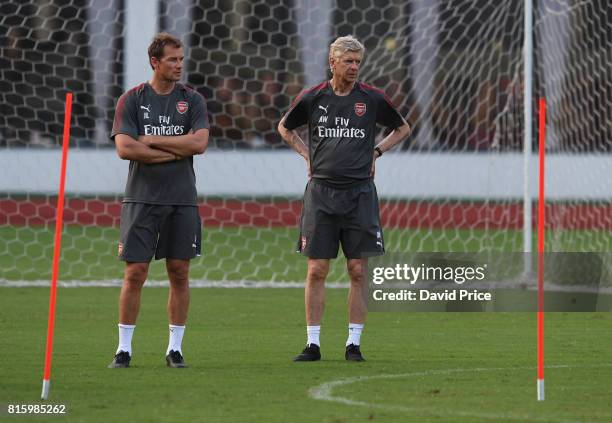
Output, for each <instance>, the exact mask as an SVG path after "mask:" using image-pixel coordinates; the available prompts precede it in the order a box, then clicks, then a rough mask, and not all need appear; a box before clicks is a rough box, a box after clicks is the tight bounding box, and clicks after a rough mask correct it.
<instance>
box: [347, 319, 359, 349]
mask: <svg viewBox="0 0 612 423" xmlns="http://www.w3.org/2000/svg"><path fill="white" fill-rule="evenodd" d="M362 330H363V323H349V333H348V339H347V340H346V345H347V346H349V345H351V344H353V345H359V342H360V340H361V331H362Z"/></svg>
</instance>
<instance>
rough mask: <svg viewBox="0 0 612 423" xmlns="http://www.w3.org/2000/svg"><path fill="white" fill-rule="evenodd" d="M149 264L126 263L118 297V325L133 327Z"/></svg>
mask: <svg viewBox="0 0 612 423" xmlns="http://www.w3.org/2000/svg"><path fill="white" fill-rule="evenodd" d="M148 272H149V263H126V264H125V272H124V277H123V286H122V287H121V294H120V295H119V323H122V324H124V325H135V324H136V319H137V318H138V311H139V310H140V292H141V290H142V286H143V285H144V283H145V280H146V279H147V274H148Z"/></svg>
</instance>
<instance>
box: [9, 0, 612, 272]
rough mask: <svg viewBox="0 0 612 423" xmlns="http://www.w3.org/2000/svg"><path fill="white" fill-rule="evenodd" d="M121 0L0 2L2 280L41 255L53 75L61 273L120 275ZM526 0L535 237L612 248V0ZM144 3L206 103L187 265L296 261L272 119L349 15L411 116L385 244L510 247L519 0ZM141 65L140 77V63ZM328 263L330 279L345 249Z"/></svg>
mask: <svg viewBox="0 0 612 423" xmlns="http://www.w3.org/2000/svg"><path fill="white" fill-rule="evenodd" d="M128 3H129V0H125V1H120V0H96V1H93V0H64V1H59V0H57V1H43V0H40V1H26V0H20V1H11V2H2V3H1V4H0V52H1V54H0V146H2V147H3V150H2V153H0V160H2V166H1V169H0V175H2V178H1V181H0V184H2V186H1V187H0V231H1V233H2V237H1V239H2V241H0V260H1V261H2V262H1V263H0V264H1V269H0V279H11V280H12V279H39V278H40V279H45V278H46V277H47V275H48V273H49V270H48V263H49V260H50V257H51V248H52V247H51V239H52V237H51V233H52V229H53V223H54V221H53V219H54V217H53V216H54V206H55V202H54V201H55V197H54V196H53V195H54V190H55V189H56V188H55V187H56V186H57V182H56V180H57V179H56V176H55V172H56V167H59V165H58V164H57V162H56V160H57V157H58V155H57V154H56V153H57V146H58V145H59V144H60V141H61V133H62V127H61V125H62V121H63V99H64V94H65V93H66V92H67V91H71V92H73V93H74V96H75V103H74V108H73V121H72V122H73V127H72V137H71V146H72V147H73V150H72V153H71V154H72V155H71V160H72V162H71V163H72V166H73V168H70V167H69V175H68V178H69V179H68V182H67V190H68V194H69V196H70V200H69V201H68V203H67V212H66V213H67V214H66V217H67V228H66V235H65V239H66V243H65V246H64V255H63V258H64V261H63V265H62V272H63V278H65V279H85V280H87V279H116V278H119V277H120V271H118V269H119V266H118V264H117V263H116V258H115V256H116V243H117V224H118V215H119V209H120V199H121V194H122V190H123V184H124V181H125V180H124V177H123V173H122V172H124V171H125V167H120V166H122V165H125V163H120V161H119V159H117V158H116V157H115V156H114V153H113V150H112V149H113V145H112V143H111V142H110V141H109V140H108V133H109V132H110V128H111V125H112V118H113V115H114V106H115V102H116V99H117V98H118V97H119V95H121V93H122V92H123V91H124V90H126V89H127V88H129V87H127V86H125V85H126V82H125V81H126V80H127V77H126V66H127V65H126V63H127V61H128V59H129V58H130V56H131V55H133V53H134V52H133V51H129V50H128V49H127V47H126V46H127V45H128V27H129V26H130V25H132V26H134V25H139V19H144V18H139V17H136V18H134V17H129V16H128V14H127V12H126V5H127V4H128ZM535 3H536V4H535V25H534V28H535V32H534V41H535V55H534V58H535V80H534V84H535V91H536V93H535V94H536V96H537V97H539V96H545V97H546V99H547V104H548V107H549V117H548V128H549V129H548V131H549V136H548V141H547V145H548V149H549V157H550V161H549V168H548V169H549V172H550V175H549V181H550V182H549V183H550V187H549V188H550V190H549V193H550V195H549V198H550V205H549V207H548V222H549V234H550V240H549V244H548V245H549V246H550V248H551V249H553V250H557V251H610V250H612V236H611V235H610V232H611V230H612V207H611V205H610V198H611V197H612V195H610V194H609V189H608V188H607V187H606V185H608V184H607V183H606V182H607V181H608V180H609V179H610V178H609V177H610V169H612V166H610V150H611V149H612V133H611V131H612V123H611V122H612V76H611V75H612V60H611V59H612V58H611V57H610V54H611V53H610V52H611V51H612V27H611V24H612V6H610V5H609V4H608V2H606V1H603V0H591V1H577V2H570V1H561V0H540V1H536V2H535ZM143 4H146V6H145V7H151V8H153V7H154V8H155V10H157V12H156V13H155V15H154V16H155V17H154V19H155V20H156V22H155V24H156V26H157V28H158V29H159V30H167V31H170V32H173V33H175V34H177V35H179V36H180V37H181V38H182V39H183V41H184V43H185V50H186V72H185V82H186V83H188V84H189V85H191V86H193V87H194V88H195V89H197V90H198V91H199V92H200V93H202V94H203V95H204V97H205V98H206V99H207V103H208V107H209V113H210V120H211V147H210V150H209V151H210V153H207V155H205V156H204V158H202V159H201V163H202V164H201V166H202V168H201V169H203V171H202V172H204V173H203V174H198V178H199V179H200V181H201V186H199V188H200V193H201V195H202V198H201V207H200V209H201V214H202V215H203V217H204V225H205V226H206V229H205V236H204V251H205V257H204V259H203V260H202V261H201V262H198V263H200V265H195V266H194V267H193V271H192V276H193V277H194V278H202V279H211V280H225V279H230V280H234V279H256V280H301V279H302V278H303V270H304V261H303V260H300V258H299V257H297V256H296V255H295V253H293V252H292V251H293V249H294V246H295V241H296V239H297V231H296V229H295V227H296V223H297V220H298V216H299V210H300V203H299V198H300V194H301V190H303V185H304V183H305V182H306V179H305V171H304V169H303V164H302V163H300V162H299V161H297V160H294V161H290V159H289V158H288V157H289V156H290V155H289V153H288V152H287V151H286V150H287V148H286V146H285V145H284V143H283V142H282V140H281V139H280V137H279V136H278V134H277V133H276V126H277V124H278V121H279V120H280V117H281V115H282V113H284V112H285V111H286V110H287V108H288V106H289V104H290V102H291V101H292V99H293V98H294V97H295V96H296V95H297V94H298V93H299V91H300V90H301V89H303V88H305V87H306V86H309V85H314V84H316V83H318V82H320V81H322V80H324V79H325V78H328V77H329V73H328V70H327V63H326V57H327V48H328V45H329V43H330V42H331V41H332V40H333V39H334V38H335V37H337V36H340V35H346V34H354V35H355V36H356V37H358V38H359V39H360V40H361V41H362V42H363V43H364V45H365V47H366V60H365V62H364V64H363V67H362V70H361V79H362V80H364V81H366V82H368V83H370V84H372V85H375V86H377V87H380V88H381V89H383V90H385V92H386V93H387V94H388V95H389V97H390V98H391V99H392V100H393V102H394V103H395V104H396V106H397V107H398V109H399V110H400V111H401V113H402V114H403V115H405V116H406V117H407V119H408V120H409V121H410V123H411V124H412V126H413V135H412V136H411V138H410V139H409V140H408V141H406V142H404V143H402V144H401V145H400V146H399V147H398V148H397V152H396V154H391V153H390V154H388V155H385V158H384V159H385V160H383V161H381V162H380V164H379V170H378V175H377V183H378V186H379V193H380V195H381V198H382V204H381V205H382V214H383V220H384V224H385V227H386V228H387V232H386V241H387V250H389V251H482V250H487V249H493V250H503V251H521V250H522V248H523V241H522V233H521V227H522V225H523V216H522V200H521V197H522V181H523V175H522V161H521V153H520V152H521V150H522V142H523V130H524V123H523V96H522V90H523V75H522V65H523V62H522V60H523V59H522V54H523V50H522V46H523V41H524V40H523V35H524V34H523V2H522V1H519V0H512V1H506V2H498V1H494V0H477V1H466V0H451V1H426V0H412V1H393V2H389V1H378V0H375V1H361V0H340V1H337V2H332V1H329V0H327V1H318V2H314V1H307V0H295V1H280V0H279V1H229V0H165V1H158V2H146V3H143ZM139 68H141V69H142V72H143V75H144V77H143V79H146V78H148V75H149V74H148V72H149V68H148V65H147V63H146V62H143V63H142V64H140V65H139ZM535 112H537V110H536V111H534V118H535ZM534 128H537V125H534ZM383 133H384V132H383V131H382V130H381V132H380V134H379V137H381V136H382V135H383ZM533 135H534V147H535V145H536V141H537V135H538V134H537V132H536V131H535V129H534V134H533ZM534 151H535V150H534ZM281 163H285V164H284V165H283V164H281ZM534 164H535V161H534ZM118 166H119V167H118ZM298 168H299V170H296V169H298ZM70 169H71V170H70ZM206 172H209V173H206ZM117 175H119V176H117ZM215 175H216V176H218V178H217V179H214V178H213V177H214V176H215ZM533 181H534V182H535V179H533ZM534 192H535V190H534ZM335 272H336V273H334V274H333V275H332V277H331V279H340V278H341V274H342V268H341V266H338V269H336V270H335ZM152 277H153V278H163V269H162V268H161V267H160V268H159V269H158V270H154V271H153V272H152Z"/></svg>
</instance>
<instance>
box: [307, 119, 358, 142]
mask: <svg viewBox="0 0 612 423" xmlns="http://www.w3.org/2000/svg"><path fill="white" fill-rule="evenodd" d="M319 123H327V116H321V117H320V118H319ZM334 124H335V125H336V126H335V127H331V128H327V127H325V126H317V135H318V136H319V138H365V129H360V128H353V127H349V119H348V118H343V117H337V118H335V119H334Z"/></svg>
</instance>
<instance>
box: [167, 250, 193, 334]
mask: <svg viewBox="0 0 612 423" xmlns="http://www.w3.org/2000/svg"><path fill="white" fill-rule="evenodd" d="M166 270H167V271H168V279H170V292H169V293H168V323H170V324H171V325H177V326H185V323H186V322H187V313H188V311H189V260H178V259H167V260H166Z"/></svg>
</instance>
